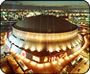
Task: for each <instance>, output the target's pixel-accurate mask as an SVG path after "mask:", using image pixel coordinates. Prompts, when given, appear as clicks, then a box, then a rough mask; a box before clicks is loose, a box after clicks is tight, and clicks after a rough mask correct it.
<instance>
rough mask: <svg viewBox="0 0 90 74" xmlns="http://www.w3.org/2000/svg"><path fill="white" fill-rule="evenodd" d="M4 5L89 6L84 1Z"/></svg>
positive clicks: (19, 2) (27, 2)
mask: <svg viewBox="0 0 90 74" xmlns="http://www.w3.org/2000/svg"><path fill="white" fill-rule="evenodd" d="M4 4H22V5H35V6H65V5H66V6H75V5H76V6H88V4H87V3H86V2H84V1H18V2H17V1H13V2H12V1H5V3H4Z"/></svg>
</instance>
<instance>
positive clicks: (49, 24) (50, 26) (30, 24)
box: [13, 15, 77, 33]
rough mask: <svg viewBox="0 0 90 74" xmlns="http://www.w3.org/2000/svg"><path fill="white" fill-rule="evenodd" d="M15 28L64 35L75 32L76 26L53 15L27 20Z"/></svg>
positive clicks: (17, 24)
mask: <svg viewBox="0 0 90 74" xmlns="http://www.w3.org/2000/svg"><path fill="white" fill-rule="evenodd" d="M13 26H14V28H16V29H19V30H23V31H28V32H35V33H62V32H69V31H72V30H75V29H76V28H77V26H76V25H73V24H71V23H70V22H68V21H67V20H65V19H64V18H62V17H56V16H52V15H38V16H33V17H29V18H26V19H24V20H22V21H20V22H18V23H16V24H15V25H13Z"/></svg>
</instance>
